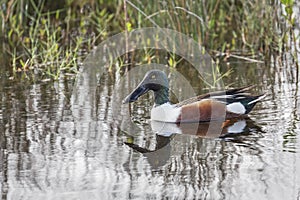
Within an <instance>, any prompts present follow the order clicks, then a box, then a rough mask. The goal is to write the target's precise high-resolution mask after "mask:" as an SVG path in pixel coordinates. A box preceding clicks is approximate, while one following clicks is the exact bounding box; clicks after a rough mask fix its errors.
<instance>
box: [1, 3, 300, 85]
mask: <svg viewBox="0 0 300 200" xmlns="http://www.w3.org/2000/svg"><path fill="white" fill-rule="evenodd" d="M0 2H1V5H2V8H3V9H1V11H0V13H1V21H2V26H1V36H2V38H4V42H3V49H4V50H5V52H6V55H7V57H9V60H10V69H11V73H12V76H14V75H16V74H19V73H23V74H25V77H26V78H28V79H36V78H37V79H43V78H50V79H54V80H57V79H59V77H60V76H61V75H64V74H67V73H68V74H76V73H77V70H78V68H79V67H80V65H81V63H82V61H83V60H84V58H85V56H86V55H87V54H88V53H89V52H90V51H91V50H92V49H93V48H94V47H95V46H97V45H98V44H99V43H100V42H101V41H103V40H105V39H106V38H108V37H109V36H111V35H113V34H115V33H118V32H121V31H124V30H127V31H131V30H132V29H135V28H143V27H149V26H159V27H164V28H171V29H175V30H177V31H179V32H181V33H184V34H187V35H189V36H190V37H192V38H194V39H195V40H196V41H197V42H198V43H199V44H201V45H203V46H204V47H205V48H206V49H207V51H208V52H209V53H210V54H211V55H212V56H214V57H215V58H219V59H220V60H221V61H222V60H226V61H228V59H230V58H231V57H234V58H235V59H237V58H238V59H246V60H247V61H251V62H256V61H263V62H268V61H269V60H271V58H272V57H276V56H280V54H283V53H284V52H286V51H287V50H288V49H291V48H290V47H291V46H292V45H296V42H297V38H298V37H299V36H297V35H295V33H294V32H293V26H294V23H295V19H294V18H293V10H292V9H291V8H292V5H293V0H281V1H279V0H278V1H276V0H275V1H272V0H254V1H221V0H202V1H200V0H199V1H194V0H165V1H158V2H156V1H149V2H148V1H139V0H119V1H109V0H83V1H82V0H81V1H80V0H64V1H50V0H40V1H38V0H2V1H0ZM124 2H126V6H124ZM125 16H127V17H126V18H125ZM289 37H291V38H294V39H293V40H292V42H290V41H288V40H287V38H289ZM294 49H295V48H294ZM131 54H132V55H134V56H129V57H130V60H126V59H128V58H129V57H128V56H124V57H122V58H120V59H118V60H116V62H115V64H114V65H115V66H114V67H112V66H111V67H110V70H112V69H114V68H117V69H119V68H122V67H124V66H125V67H128V66H130V63H134V64H144V63H149V62H160V63H165V64H167V65H169V66H170V67H173V68H176V67H177V66H178V65H180V63H182V58H180V57H179V56H177V55H173V54H172V52H170V53H167V52H166V53H165V54H163V55H164V56H159V55H161V54H160V53H157V50H155V49H148V50H145V51H138V53H134V52H133V53H131ZM293 57H294V58H295V60H296V63H297V66H298V60H297V59H296V58H297V52H293ZM216 71H217V69H216ZM225 74H226V73H225ZM215 78H216V80H217V79H218V78H217V77H215Z"/></svg>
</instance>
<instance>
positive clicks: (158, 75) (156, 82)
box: [123, 70, 169, 105]
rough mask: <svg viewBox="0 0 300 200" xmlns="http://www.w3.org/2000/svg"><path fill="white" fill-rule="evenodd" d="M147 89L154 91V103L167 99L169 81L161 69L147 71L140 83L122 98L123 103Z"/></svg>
mask: <svg viewBox="0 0 300 200" xmlns="http://www.w3.org/2000/svg"><path fill="white" fill-rule="evenodd" d="M149 90H152V91H153V92H154V99H155V105H161V104H164V103H167V102H168V101H169V82H168V78H167V75H166V74H165V73H164V72H163V71H160V70H151V71H148V72H147V73H146V75H145V77H144V79H143V80H142V81H141V83H140V84H139V85H138V86H137V87H136V88H135V89H134V90H133V91H132V92H131V93H130V94H129V95H128V96H127V97H126V98H125V99H124V100H123V103H130V102H134V101H136V100H137V99H138V98H139V97H140V96H142V95H143V94H145V93H147V92H148V91H149Z"/></svg>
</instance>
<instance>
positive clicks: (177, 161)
mask: <svg viewBox="0 0 300 200" xmlns="http://www.w3.org/2000/svg"><path fill="white" fill-rule="evenodd" d="M231 66H232V68H233V69H234V72H233V73H232V74H231V75H230V76H229V77H228V78H227V79H224V83H225V84H229V83H233V85H234V86H236V87H238V86H244V85H250V84H256V87H255V89H254V90H253V92H254V93H265V92H266V93H267V94H268V96H267V98H265V100H264V101H263V102H261V103H259V104H257V106H256V107H255V108H254V110H253V111H252V112H251V114H250V116H249V117H250V118H249V119H246V120H240V121H237V122H233V124H229V126H233V125H234V124H235V123H239V124H242V129H240V130H238V131H233V134H230V130H232V128H231V129H230V128H228V129H226V130H224V132H225V133H224V132H223V134H227V135H226V136H224V137H219V136H220V135H218V134H217V135H215V134H214V132H209V133H208V132H205V131H202V130H205V129H206V127H205V126H206V125H203V126H201V127H199V130H198V132H197V135H195V134H194V133H191V134H190V133H189V131H188V129H189V127H188V126H182V127H180V128H181V131H182V132H183V134H169V135H159V134H156V133H155V131H153V129H155V127H160V125H159V124H158V125H157V124H153V123H151V121H150V120H149V111H150V109H151V107H152V100H153V99H152V97H151V95H146V96H145V97H144V98H141V99H140V100H139V101H138V102H136V103H134V104H133V105H131V106H128V105H121V104H117V103H116V102H120V101H121V99H122V98H123V97H124V96H125V95H127V94H128V93H129V91H130V89H131V88H132V87H134V86H135V85H137V84H138V81H139V80H140V79H141V78H143V76H144V72H143V71H141V73H140V76H139V77H136V80H135V79H134V81H131V82H132V83H131V84H132V85H131V86H130V85H129V86H126V84H122V87H119V86H120V82H119V81H118V79H120V77H118V76H119V75H118V74H119V73H118V72H116V73H106V74H104V75H103V76H102V78H101V80H100V81H99V83H98V85H97V95H96V96H95V99H94V101H93V102H95V104H93V105H92V107H93V109H91V107H88V106H87V107H86V108H82V107H81V108H79V107H77V106H76V105H74V104H73V103H72V102H73V101H72V98H73V97H72V95H73V94H74V91H72V89H73V87H74V85H75V84H74V82H73V81H72V79H71V80H69V79H68V77H64V78H62V79H61V80H60V81H58V82H54V83H53V82H40V83H35V84H29V85H26V84H24V83H22V82H14V81H13V80H8V79H7V78H3V77H2V84H1V86H0V90H1V104H0V129H1V134H0V141H1V142H0V145H1V151H0V158H1V162H0V191H1V194H2V199H165V198H168V199H300V137H299V129H300V122H299V112H300V105H299V98H300V95H299V94H300V90H299V82H298V78H297V75H296V68H295V67H294V66H292V65H287V66H285V67H283V68H279V67H278V66H277V63H276V61H274V62H273V63H270V64H269V66H268V65H266V64H253V63H252V64H251V63H241V62H238V63H232V64H231ZM181 73H183V72H181ZM185 76H187V77H188V76H189V74H188V73H187V74H185ZM124 77H125V78H124V80H125V83H127V82H126V81H128V80H129V79H128V76H127V77H126V76H124ZM131 79H132V77H131ZM191 80H192V79H191ZM199 87H200V86H199ZM183 89H184V88H183ZM196 90H198V91H199V93H201V89H200V88H196ZM116 94H118V95H117V96H116ZM116 107H117V108H118V107H120V108H121V107H122V109H121V110H118V109H117V110H114V109H116ZM129 107H130V108H131V115H130V116H129V112H130V110H129ZM91 116H95V117H96V118H94V119H92V117H91ZM119 116H123V118H122V117H121V118H122V119H124V118H126V117H129V119H130V117H131V119H132V121H133V122H131V121H130V120H129V121H130V122H128V121H125V125H124V124H123V125H120V124H119V122H118V119H119ZM79 118H80V120H78V119H79ZM131 125H135V127H134V128H132V129H130V130H129V131H130V132H127V131H126V130H124V128H122V127H129V126H131ZM191 126H192V125H191ZM212 126H215V125H212ZM216 126H218V125H216ZM170 130H172V128H171V129H170ZM174 133H176V132H175V131H174ZM216 133H218V132H216ZM228 133H229V134H228ZM126 144H127V145H126Z"/></svg>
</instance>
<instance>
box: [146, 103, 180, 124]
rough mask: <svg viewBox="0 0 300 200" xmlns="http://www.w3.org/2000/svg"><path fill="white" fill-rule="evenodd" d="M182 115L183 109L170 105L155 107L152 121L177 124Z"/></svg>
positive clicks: (152, 111)
mask: <svg viewBox="0 0 300 200" xmlns="http://www.w3.org/2000/svg"><path fill="white" fill-rule="evenodd" d="M180 113H181V108H177V107H175V106H174V105H171V104H170V103H165V104H162V105H160V106H156V107H153V108H152V110H151V120H155V121H160V122H176V120H177V118H178V117H179V115H180Z"/></svg>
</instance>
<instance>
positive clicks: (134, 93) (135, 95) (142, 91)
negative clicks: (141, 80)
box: [123, 85, 149, 104]
mask: <svg viewBox="0 0 300 200" xmlns="http://www.w3.org/2000/svg"><path fill="white" fill-rule="evenodd" d="M148 91H149V89H148V88H146V87H144V86H142V85H141V86H138V87H137V88H136V89H135V90H133V91H132V92H131V93H130V94H129V95H128V96H127V97H126V98H125V99H124V100H123V104H125V103H131V102H134V101H136V100H137V99H138V98H139V97H140V96H142V95H143V94H145V93H146V92H148Z"/></svg>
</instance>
